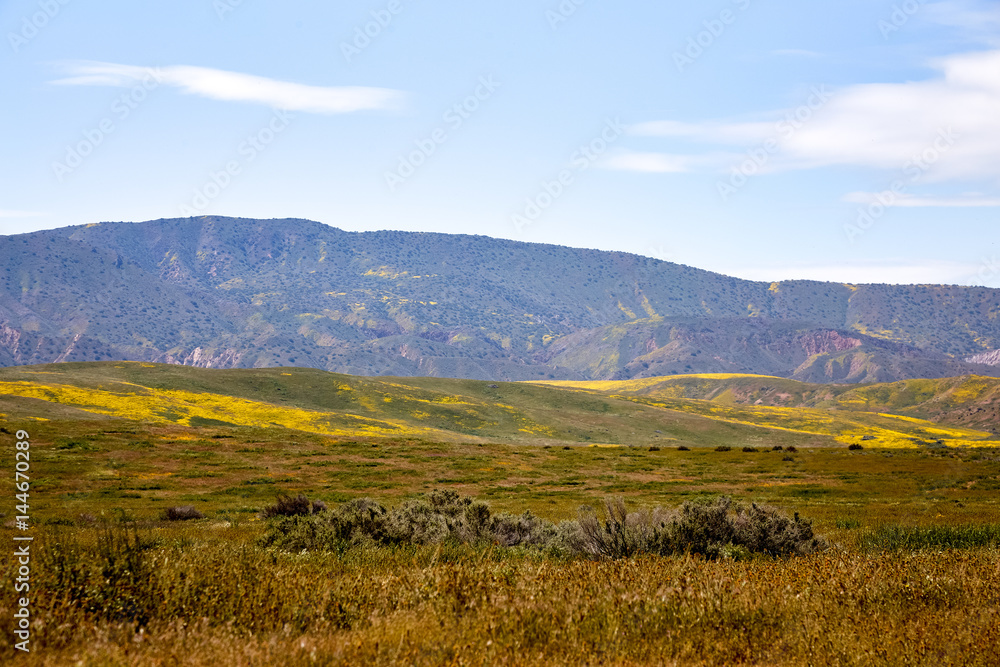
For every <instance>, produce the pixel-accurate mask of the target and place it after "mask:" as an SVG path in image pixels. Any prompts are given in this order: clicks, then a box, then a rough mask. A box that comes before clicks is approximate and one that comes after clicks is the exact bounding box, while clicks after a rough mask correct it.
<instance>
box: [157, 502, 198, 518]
mask: <svg viewBox="0 0 1000 667" xmlns="http://www.w3.org/2000/svg"><path fill="white" fill-rule="evenodd" d="M160 517H161V518H162V519H163V520H164V521H190V520H191V519H204V518H205V515H204V514H202V513H201V512H199V511H198V510H196V509H195V508H194V506H193V505H178V506H176V507H168V508H167V509H165V510H163V513H162V514H161V515H160Z"/></svg>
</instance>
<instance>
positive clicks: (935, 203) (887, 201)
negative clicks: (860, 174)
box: [842, 192, 1000, 208]
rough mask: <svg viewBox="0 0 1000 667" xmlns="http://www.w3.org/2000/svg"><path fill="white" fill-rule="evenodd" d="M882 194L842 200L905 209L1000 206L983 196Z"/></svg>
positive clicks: (999, 202)
mask: <svg viewBox="0 0 1000 667" xmlns="http://www.w3.org/2000/svg"><path fill="white" fill-rule="evenodd" d="M882 194H883V193H880V192H850V193H848V194H846V195H844V196H843V198H842V200H843V201H845V202H850V203H852V204H871V203H874V202H879V203H882V205H883V206H900V207H903V208H925V207H926V208H978V207H994V206H1000V198H996V197H984V196H982V195H978V194H977V195H966V196H963V197H918V196H915V195H909V194H906V193H900V194H896V195H895V196H894V197H892V198H887V197H880V195H882Z"/></svg>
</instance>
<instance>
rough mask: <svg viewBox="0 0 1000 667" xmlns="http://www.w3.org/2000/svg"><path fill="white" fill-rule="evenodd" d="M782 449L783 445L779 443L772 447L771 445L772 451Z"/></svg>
mask: <svg viewBox="0 0 1000 667" xmlns="http://www.w3.org/2000/svg"><path fill="white" fill-rule="evenodd" d="M782 449H784V447H782V446H781V445H775V446H774V447H771V451H772V452H780V451H781V450H782Z"/></svg>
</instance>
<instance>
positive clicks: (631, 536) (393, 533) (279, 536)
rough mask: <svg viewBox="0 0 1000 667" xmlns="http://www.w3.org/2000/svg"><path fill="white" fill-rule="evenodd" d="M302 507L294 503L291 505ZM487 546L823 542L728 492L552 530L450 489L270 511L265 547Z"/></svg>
mask: <svg viewBox="0 0 1000 667" xmlns="http://www.w3.org/2000/svg"><path fill="white" fill-rule="evenodd" d="M299 504H300V505H301V503H299ZM446 541H449V542H453V543H465V544H493V545H497V546H500V547H505V548H510V547H524V548H531V549H538V550H545V551H549V552H553V553H562V554H568V555H577V556H585V557H589V558H602V559H603V558H610V559H617V558H632V557H634V556H637V555H639V554H643V553H658V554H661V555H669V554H677V553H693V554H700V555H702V556H705V557H707V558H724V557H737V558H739V557H744V556H746V555H749V554H750V553H761V554H767V555H770V556H790V555H798V554H806V553H810V552H812V551H815V550H817V549H820V548H823V546H824V543H823V541H822V540H820V539H819V538H816V537H815V536H814V535H813V533H812V526H811V525H810V524H809V523H808V522H806V521H803V520H801V519H799V517H798V515H797V514H796V515H795V516H794V518H788V517H787V516H785V515H784V514H782V513H781V512H779V511H778V510H777V509H775V508H773V507H765V506H758V505H750V506H742V505H738V504H736V503H734V502H733V501H732V500H731V499H730V498H725V497H723V498H717V499H714V500H701V501H693V502H685V503H684V504H683V505H682V506H681V507H680V508H679V509H677V510H667V509H665V508H662V507H656V508H653V509H651V510H641V511H637V512H629V511H628V510H627V508H626V507H625V503H624V502H623V501H622V500H621V499H613V500H605V501H604V504H603V505H602V507H601V511H600V513H598V512H597V511H595V510H594V509H593V508H590V507H586V506H584V507H581V508H580V513H579V517H578V519H577V520H576V521H564V522H562V523H560V524H559V525H558V526H556V525H554V524H553V523H552V522H550V521H546V520H545V519H541V518H539V517H536V516H535V515H533V514H532V513H531V512H525V513H524V514H521V515H510V514H493V513H492V512H491V510H490V508H489V505H487V504H486V503H485V502H482V501H478V500H474V499H472V498H466V497H461V496H459V495H458V494H457V493H455V492H453V491H435V492H433V493H432V494H431V495H430V497H429V498H417V499H412V500H409V501H407V502H405V503H403V504H402V505H400V506H399V507H396V508H394V509H392V510H387V509H386V508H385V507H383V506H382V505H380V504H378V503H377V502H375V501H373V500H371V499H368V498H363V499H357V500H352V501H350V502H347V503H344V504H343V505H341V506H339V507H338V508H336V509H334V510H331V511H327V512H324V513H322V514H311V515H310V514H301V513H300V514H292V515H281V514H272V515H271V521H270V525H269V527H268V530H267V532H266V533H265V535H264V536H263V537H262V538H261V544H262V545H263V546H276V547H279V548H282V549H286V550H289V551H301V550H303V549H320V550H327V551H338V552H343V551H344V550H346V549H348V548H350V547H351V546H352V545H355V544H359V543H372V542H373V543H377V544H383V545H395V544H416V545H423V544H440V543H442V542H446Z"/></svg>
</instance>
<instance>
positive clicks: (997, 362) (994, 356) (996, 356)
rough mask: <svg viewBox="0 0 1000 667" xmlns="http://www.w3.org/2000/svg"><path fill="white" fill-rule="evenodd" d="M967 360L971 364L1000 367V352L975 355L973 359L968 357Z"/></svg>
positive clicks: (994, 351)
mask: <svg viewBox="0 0 1000 667" xmlns="http://www.w3.org/2000/svg"><path fill="white" fill-rule="evenodd" d="M965 360H966V361H967V362H969V363H970V364H984V365H986V366H1000V350H993V351H992V352H983V353H981V354H974V355H972V356H971V357H966V358H965Z"/></svg>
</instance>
